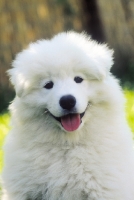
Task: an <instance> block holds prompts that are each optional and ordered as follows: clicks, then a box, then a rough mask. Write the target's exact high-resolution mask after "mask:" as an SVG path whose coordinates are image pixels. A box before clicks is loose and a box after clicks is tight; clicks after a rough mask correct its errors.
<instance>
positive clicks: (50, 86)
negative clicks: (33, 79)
mask: <svg viewBox="0 0 134 200" xmlns="http://www.w3.org/2000/svg"><path fill="white" fill-rule="evenodd" d="M53 85H54V83H53V82H52V81H49V82H47V83H46V84H45V86H44V88H46V89H51V88H53Z"/></svg>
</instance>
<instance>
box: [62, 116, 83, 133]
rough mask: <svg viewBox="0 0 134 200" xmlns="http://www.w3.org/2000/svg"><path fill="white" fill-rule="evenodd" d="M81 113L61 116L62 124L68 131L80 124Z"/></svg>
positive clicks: (73, 129)
mask: <svg viewBox="0 0 134 200" xmlns="http://www.w3.org/2000/svg"><path fill="white" fill-rule="evenodd" d="M80 122H81V120H80V114H69V115H65V116H63V117H61V124H62V126H63V127H64V129H65V130H66V131H75V130H76V129H78V127H79V126H80Z"/></svg>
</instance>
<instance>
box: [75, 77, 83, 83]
mask: <svg viewBox="0 0 134 200" xmlns="http://www.w3.org/2000/svg"><path fill="white" fill-rule="evenodd" d="M74 81H75V82H76V83H81V82H82V81H83V78H81V77H79V76H76V77H75V78H74Z"/></svg>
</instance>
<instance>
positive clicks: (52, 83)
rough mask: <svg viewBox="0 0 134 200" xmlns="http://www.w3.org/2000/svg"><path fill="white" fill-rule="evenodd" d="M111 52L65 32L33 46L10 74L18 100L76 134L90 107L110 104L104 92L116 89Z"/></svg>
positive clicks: (14, 65)
mask: <svg viewBox="0 0 134 200" xmlns="http://www.w3.org/2000/svg"><path fill="white" fill-rule="evenodd" d="M112 54H113V51H112V50H109V49H108V47H107V46H106V45H100V44H98V43H97V42H95V41H92V40H91V39H90V38H88V37H87V36H86V35H84V34H77V33H74V32H69V33H61V34H58V35H57V36H55V37H54V38H52V39H51V40H41V41H37V42H36V43H33V44H31V45H30V46H29V48H28V49H26V50H24V51H23V52H21V53H20V54H18V55H17V57H16V59H15V61H14V62H13V68H12V69H11V70H9V71H8V73H9V75H10V78H11V82H12V84H13V85H14V87H15V90H16V94H17V99H18V100H19V102H21V104H23V105H25V106H27V109H28V110H29V109H31V110H35V111H37V113H39V114H40V115H46V116H49V120H50V119H52V121H53V122H55V123H56V124H57V125H58V127H60V128H61V129H63V130H65V131H67V132H70V131H76V130H77V129H80V127H82V125H83V124H84V122H85V121H86V117H85V115H86V113H87V110H89V109H90V106H92V105H95V104H100V102H101V103H102V102H104V101H106V100H105V96H106V95H107V94H105V92H104V91H106V89H107V90H109V88H112V87H114V86H112V87H111V85H112V84H111V83H110V84H109V81H108V80H109V78H110V77H111V76H110V72H109V71H110V68H111V66H112V64H113V58H112ZM113 85H114V84H113ZM108 92H109V91H107V93H108ZM111 92H112V91H111ZM111 96H112V95H110V92H109V97H108V98H109V99H110V98H111ZM106 99H107V98H106Z"/></svg>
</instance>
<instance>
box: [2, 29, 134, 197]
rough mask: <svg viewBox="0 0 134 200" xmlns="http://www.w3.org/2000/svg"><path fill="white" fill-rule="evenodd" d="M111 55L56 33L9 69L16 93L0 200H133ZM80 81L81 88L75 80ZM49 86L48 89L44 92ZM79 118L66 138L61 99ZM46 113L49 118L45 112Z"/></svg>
mask: <svg viewBox="0 0 134 200" xmlns="http://www.w3.org/2000/svg"><path fill="white" fill-rule="evenodd" d="M112 54H113V52H112V50H110V49H109V48H108V47H107V46H106V45H102V44H98V43H97V42H95V41H93V40H92V39H90V38H89V37H88V36H86V35H84V34H77V33H74V32H68V33H61V34H58V35H57V36H55V37H54V38H52V39H51V40H40V41H37V42H36V43H32V44H30V46H29V47H28V48H27V49H26V50H24V51H22V52H21V53H19V54H18V55H17V57H16V59H15V61H14V62H13V68H12V69H11V70H9V71H8V74H9V76H10V79H11V82H12V84H13V85H14V88H15V91H16V97H15V99H14V100H13V102H12V104H11V105H10V111H11V126H12V129H11V131H10V133H9V135H8V136H7V139H6V142H5V146H4V151H5V158H4V170H3V193H4V194H3V198H2V200H134V152H133V143H132V138H131V132H130V130H129V128H128V126H127V123H126V119H125V113H124V97H123V93H122V90H121V88H120V86H119V84H118V81H117V80H116V79H115V78H114V77H113V76H112V75H111V73H110V68H111V66H112V65H113V58H112ZM76 76H80V77H82V78H83V79H84V80H83V81H82V82H81V83H76V82H75V81H74V78H75V77H76ZM48 81H53V83H54V86H53V88H52V89H46V88H44V85H45V84H46V83H47V82H48ZM68 94H70V95H73V96H74V97H75V98H76V110H77V112H78V113H83V112H84V111H85V115H84V117H83V118H82V123H81V125H80V127H79V128H78V130H76V131H73V132H67V131H65V130H64V128H63V127H62V126H61V124H60V123H59V122H58V121H57V120H55V119H54V118H53V117H52V115H54V116H56V117H60V116H62V115H63V113H64V112H63V109H62V108H61V107H60V105H59V100H60V98H61V97H62V96H63V95H68ZM50 113H51V114H52V115H51V114H50Z"/></svg>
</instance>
